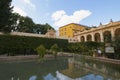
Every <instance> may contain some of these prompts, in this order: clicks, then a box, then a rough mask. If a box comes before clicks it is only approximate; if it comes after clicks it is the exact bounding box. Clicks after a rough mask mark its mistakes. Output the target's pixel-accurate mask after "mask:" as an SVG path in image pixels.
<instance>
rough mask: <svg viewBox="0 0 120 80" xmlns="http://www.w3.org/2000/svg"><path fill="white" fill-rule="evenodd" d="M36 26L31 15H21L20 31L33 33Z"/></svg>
mask: <svg viewBox="0 0 120 80" xmlns="http://www.w3.org/2000/svg"><path fill="white" fill-rule="evenodd" d="M34 26H35V23H34V22H33V20H32V19H31V18H30V17H23V16H21V17H20V20H19V24H18V31H20V32H28V33H33V28H34Z"/></svg>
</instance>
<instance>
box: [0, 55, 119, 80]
mask: <svg viewBox="0 0 120 80" xmlns="http://www.w3.org/2000/svg"><path fill="white" fill-rule="evenodd" d="M0 80H120V65H115V64H108V63H102V62H98V61H94V60H91V59H85V58H82V57H77V56H76V57H69V58H68V57H59V58H58V59H57V60H55V59H52V60H45V61H44V62H38V60H31V61H4V62H0Z"/></svg>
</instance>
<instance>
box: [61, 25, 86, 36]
mask: <svg viewBox="0 0 120 80" xmlns="http://www.w3.org/2000/svg"><path fill="white" fill-rule="evenodd" d="M84 29H85V26H83V25H79V24H75V23H71V24H68V25H65V26H62V27H60V28H59V36H60V37H67V38H72V37H73V35H74V34H75V33H76V32H78V31H83V30H84Z"/></svg>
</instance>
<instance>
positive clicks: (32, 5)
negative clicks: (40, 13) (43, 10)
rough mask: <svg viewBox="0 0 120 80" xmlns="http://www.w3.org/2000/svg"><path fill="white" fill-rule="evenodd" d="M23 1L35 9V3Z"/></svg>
mask: <svg viewBox="0 0 120 80" xmlns="http://www.w3.org/2000/svg"><path fill="white" fill-rule="evenodd" d="M23 1H24V3H26V4H28V5H30V6H31V7H32V8H34V9H35V5H34V4H33V3H32V2H31V1H30V0H23Z"/></svg>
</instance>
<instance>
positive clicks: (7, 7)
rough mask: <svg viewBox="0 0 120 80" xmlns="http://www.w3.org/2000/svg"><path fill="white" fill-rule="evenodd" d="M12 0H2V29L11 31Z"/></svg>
mask: <svg viewBox="0 0 120 80" xmlns="http://www.w3.org/2000/svg"><path fill="white" fill-rule="evenodd" d="M11 2H12V0H0V31H2V32H10V31H11V25H12V24H13V23H12V20H11V18H12V8H13V7H12V6H11Z"/></svg>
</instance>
